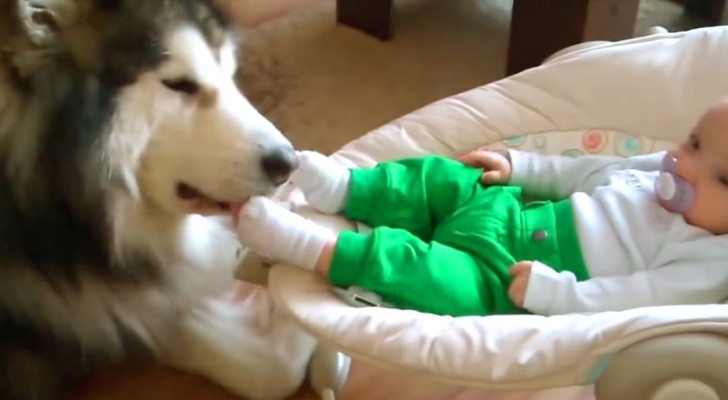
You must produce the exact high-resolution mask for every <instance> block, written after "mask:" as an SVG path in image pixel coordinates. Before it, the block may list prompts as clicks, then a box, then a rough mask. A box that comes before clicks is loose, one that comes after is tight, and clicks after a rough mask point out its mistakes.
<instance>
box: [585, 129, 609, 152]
mask: <svg viewBox="0 0 728 400" xmlns="http://www.w3.org/2000/svg"><path fill="white" fill-rule="evenodd" d="M581 145H582V147H584V150H586V152H587V153H599V152H600V151H602V150H604V147H605V146H606V145H607V135H606V134H605V133H604V132H602V131H600V130H592V131H586V132H584V135H583V136H582V138H581Z"/></svg>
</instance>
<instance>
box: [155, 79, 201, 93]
mask: <svg viewBox="0 0 728 400" xmlns="http://www.w3.org/2000/svg"><path fill="white" fill-rule="evenodd" d="M162 84H163V85H164V86H166V87H167V88H168V89H170V90H174V91H175V92H180V93H184V94H188V95H194V94H197V93H198V92H199V91H200V85H198V84H197V83H196V82H194V81H192V80H189V79H186V78H182V79H165V80H162Z"/></svg>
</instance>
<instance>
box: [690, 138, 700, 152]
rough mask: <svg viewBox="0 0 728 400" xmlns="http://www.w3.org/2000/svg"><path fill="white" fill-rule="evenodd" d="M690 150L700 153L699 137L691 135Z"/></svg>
mask: <svg viewBox="0 0 728 400" xmlns="http://www.w3.org/2000/svg"><path fill="white" fill-rule="evenodd" d="M689 144H690V148H691V149H693V150H695V151H699V150H700V141H699V140H698V137H697V136H695V135H690V139H689Z"/></svg>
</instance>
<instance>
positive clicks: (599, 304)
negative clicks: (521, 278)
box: [524, 262, 728, 315]
mask: <svg viewBox="0 0 728 400" xmlns="http://www.w3.org/2000/svg"><path fill="white" fill-rule="evenodd" d="M726 297H728V268H727V267H726V265H725V263H724V262H703V263H699V262H688V263H675V264H670V265H667V266H664V267H660V268H656V269H651V270H643V271H637V272H635V273H633V274H631V275H626V276H614V277H599V278H592V279H589V280H586V281H582V282H577V281H576V277H575V276H574V274H573V273H571V272H566V271H564V272H556V271H555V270H553V269H551V268H550V267H548V266H546V265H544V264H541V263H539V262H534V263H533V266H532V267H531V276H530V278H529V281H528V286H527V288H526V296H525V300H524V308H525V309H527V310H528V311H530V312H532V313H535V314H539V315H561V314H569V313H581V312H603V311H622V310H627V309H631V308H638V307H650V306H666V305H690V304H711V303H718V302H721V301H724V300H725V299H726Z"/></svg>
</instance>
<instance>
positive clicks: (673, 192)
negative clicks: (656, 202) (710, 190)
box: [655, 153, 695, 214]
mask: <svg viewBox="0 0 728 400" xmlns="http://www.w3.org/2000/svg"><path fill="white" fill-rule="evenodd" d="M675 164H676V160H675V157H673V156H672V154H670V153H667V154H666V155H665V158H663V159H662V166H661V169H660V174H659V175H658V177H657V181H656V182H655V192H657V196H658V197H659V198H660V200H662V205H663V207H665V209H667V210H668V211H671V212H675V213H680V214H682V213H685V212H687V211H688V210H690V208H691V207H692V205H693V200H694V199H695V190H694V189H693V186H692V185H691V184H690V183H689V182H688V181H686V180H685V179H683V178H681V177H680V176H679V175H677V174H676V173H675V171H676V169H675Z"/></svg>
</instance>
